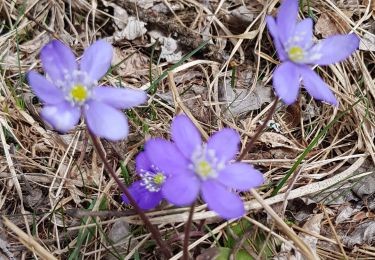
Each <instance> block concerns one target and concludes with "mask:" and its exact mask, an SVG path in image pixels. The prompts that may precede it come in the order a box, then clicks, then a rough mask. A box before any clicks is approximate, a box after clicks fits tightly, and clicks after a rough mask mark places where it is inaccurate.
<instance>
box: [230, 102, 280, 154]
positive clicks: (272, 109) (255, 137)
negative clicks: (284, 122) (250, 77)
mask: <svg viewBox="0 0 375 260" xmlns="http://www.w3.org/2000/svg"><path fill="white" fill-rule="evenodd" d="M278 101H279V98H278V97H276V98H275V101H274V102H273V104H272V107H271V109H270V111H269V112H268V114H267V117H266V119H265V121H264V122H263V124H262V125H261V126H260V127H259V128H258V129H257V130H256V132H255V134H254V136H253V137H252V138H251V139H250V141H249V142H248V143H247V144H246V146H245V149H244V150H243V151H242V153H241V154H240V156H239V157H238V159H237V161H241V160H242V159H243V158H244V157H245V155H246V154H247V153H248V152H249V151H250V149H251V148H252V147H253V145H254V143H255V141H256V140H257V139H258V138H259V136H260V135H261V134H262V132H263V130H264V129H265V128H266V126H267V123H268V121H270V119H271V118H272V116H273V114H274V113H275V110H276V106H277V102H278Z"/></svg>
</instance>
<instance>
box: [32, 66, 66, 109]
mask: <svg viewBox="0 0 375 260" xmlns="http://www.w3.org/2000/svg"><path fill="white" fill-rule="evenodd" d="M27 81H28V82H29V85H30V87H31V88H32V90H33V91H34V93H35V94H36V95H37V96H38V98H40V99H41V100H42V101H43V102H44V103H46V104H56V103H60V102H62V101H63V100H64V93H63V92H62V91H61V90H60V89H59V88H58V87H56V86H55V85H54V84H53V83H51V82H50V81H48V80H47V79H46V78H45V77H43V76H42V75H40V74H39V73H37V72H35V71H29V72H28V73H27Z"/></svg>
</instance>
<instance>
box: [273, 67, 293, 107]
mask: <svg viewBox="0 0 375 260" xmlns="http://www.w3.org/2000/svg"><path fill="white" fill-rule="evenodd" d="M273 87H274V88H275V91H276V94H277V95H278V96H279V97H280V98H281V99H282V101H284V103H286V104H287V105H290V104H292V103H294V102H295V101H296V100H297V95H298V91H299V70H298V67H297V65H295V64H294V63H292V62H290V61H286V62H284V63H282V64H281V65H279V66H278V67H277V68H276V69H275V72H274V73H273Z"/></svg>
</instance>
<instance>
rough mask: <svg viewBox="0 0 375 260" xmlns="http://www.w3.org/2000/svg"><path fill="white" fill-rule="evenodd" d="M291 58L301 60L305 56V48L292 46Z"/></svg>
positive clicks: (290, 50)
mask: <svg viewBox="0 0 375 260" xmlns="http://www.w3.org/2000/svg"><path fill="white" fill-rule="evenodd" d="M288 54H289V59H291V60H292V61H298V60H301V59H303V58H304V56H305V55H304V53H303V49H302V48H301V47H298V46H294V47H292V48H290V49H289V53H288Z"/></svg>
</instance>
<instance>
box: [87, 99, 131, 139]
mask: <svg viewBox="0 0 375 260" xmlns="http://www.w3.org/2000/svg"><path fill="white" fill-rule="evenodd" d="M85 119H86V123H87V126H88V128H89V129H90V131H92V132H93V133H94V134H95V135H96V136H99V137H104V138H106V139H108V140H111V141H118V140H121V139H123V138H125V137H126V136H127V135H128V133H129V126H128V120H127V119H126V117H125V115H124V114H123V113H122V112H121V111H119V110H117V109H115V108H113V107H111V106H109V105H107V104H105V103H102V102H98V101H94V100H91V101H89V102H87V104H86V105H85Z"/></svg>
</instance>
